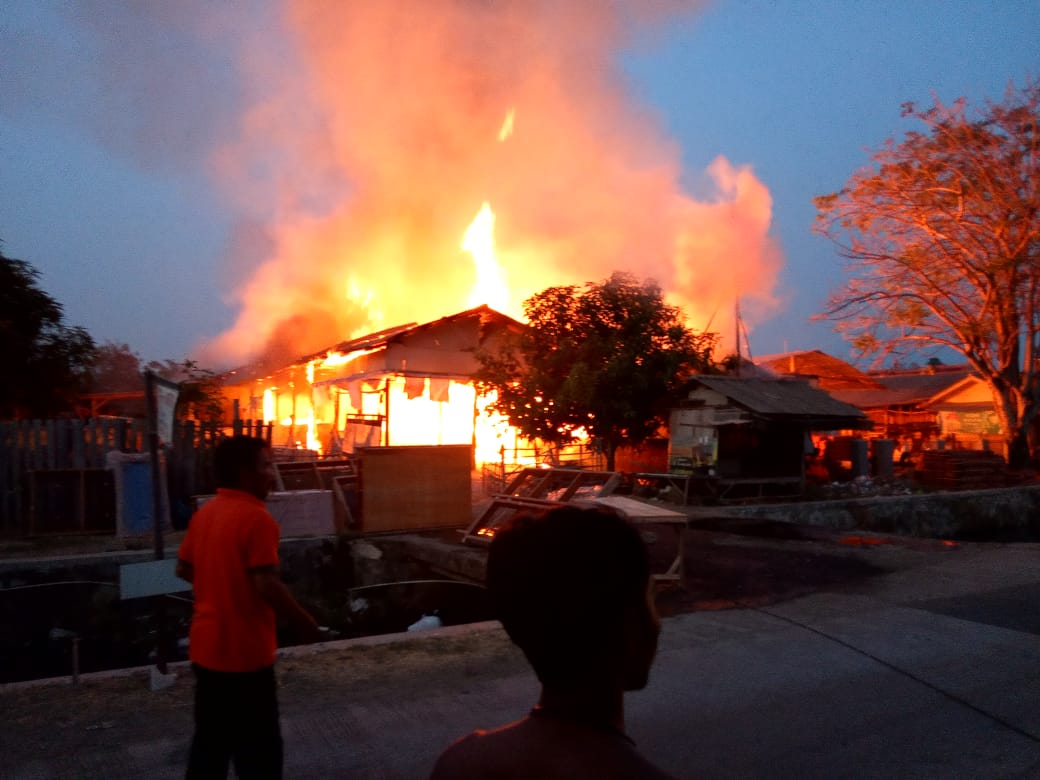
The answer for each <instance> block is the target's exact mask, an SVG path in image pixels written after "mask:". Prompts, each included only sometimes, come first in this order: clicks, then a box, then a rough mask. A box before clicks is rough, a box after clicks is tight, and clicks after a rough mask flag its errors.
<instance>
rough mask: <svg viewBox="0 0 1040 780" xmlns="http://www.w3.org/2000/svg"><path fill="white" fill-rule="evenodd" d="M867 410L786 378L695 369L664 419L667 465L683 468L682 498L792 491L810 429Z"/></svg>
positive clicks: (850, 426)
mask: <svg viewBox="0 0 1040 780" xmlns="http://www.w3.org/2000/svg"><path fill="white" fill-rule="evenodd" d="M870 425H871V423H870V421H869V419H868V418H867V416H866V415H865V414H864V413H863V412H861V411H860V410H859V409H857V408H856V407H854V406H851V405H849V404H847V403H843V402H842V401H838V400H837V399H835V398H833V397H832V396H831V395H829V394H828V393H827V392H825V391H823V390H821V389H819V388H816V387H813V386H811V385H810V384H809V383H807V382H805V381H800V380H793V379H762V378H750V379H745V378H739V377H728V376H697V377H695V378H694V379H692V380H691V381H690V384H689V387H688V391H687V395H686V398H685V399H684V400H683V402H682V403H681V404H680V406H679V407H678V408H676V409H674V410H673V411H672V413H671V419H670V426H669V428H670V433H671V442H670V446H669V458H668V462H669V471H670V472H672V473H676V474H685V475H688V480H689V487H688V490H687V497H688V498H691V499H692V498H701V499H716V500H720V501H753V500H758V499H776V498H795V497H798V496H800V495H802V493H803V491H804V486H805V463H806V457H807V456H809V455H811V454H812V451H813V445H812V440H811V436H810V434H811V433H812V432H814V431H845V430H857V429H866V428H869V427H870Z"/></svg>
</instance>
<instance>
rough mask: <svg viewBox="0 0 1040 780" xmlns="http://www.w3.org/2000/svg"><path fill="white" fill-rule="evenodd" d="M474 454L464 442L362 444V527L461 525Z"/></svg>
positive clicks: (465, 522)
mask: <svg viewBox="0 0 1040 780" xmlns="http://www.w3.org/2000/svg"><path fill="white" fill-rule="evenodd" d="M472 459H473V453H472V447H471V446H470V445H468V444H446V445H440V446H416V447H368V448H363V449H360V450H359V452H358V464H359V472H360V475H361V476H360V482H361V530H362V531H363V532H365V533H378V532H383V531H403V530H412V529H420V528H465V527H466V526H468V525H469V523H470V522H471V516H470V515H471V501H472V489H471V469H472Z"/></svg>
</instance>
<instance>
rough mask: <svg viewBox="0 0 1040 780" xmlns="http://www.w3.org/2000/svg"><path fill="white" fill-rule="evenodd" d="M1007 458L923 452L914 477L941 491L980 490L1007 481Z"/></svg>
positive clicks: (977, 452) (979, 453) (984, 453)
mask: <svg viewBox="0 0 1040 780" xmlns="http://www.w3.org/2000/svg"><path fill="white" fill-rule="evenodd" d="M1006 471H1007V466H1006V464H1005V463H1004V459H1003V458H1002V457H1001V456H1000V455H997V454H996V453H993V452H989V451H988V450H929V451H926V452H924V453H923V457H922V458H921V466H920V469H919V470H918V471H917V472H916V474H915V478H916V480H917V482H918V483H920V484H921V485H923V486H925V487H930V488H938V489H941V490H981V489H984V488H992V487H1000V486H1002V485H1003V484H1004V482H1005V474H1006Z"/></svg>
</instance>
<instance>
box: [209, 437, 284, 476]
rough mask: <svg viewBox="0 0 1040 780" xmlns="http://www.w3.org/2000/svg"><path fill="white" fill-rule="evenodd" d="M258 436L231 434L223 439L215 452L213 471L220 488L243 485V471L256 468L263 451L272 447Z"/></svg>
mask: <svg viewBox="0 0 1040 780" xmlns="http://www.w3.org/2000/svg"><path fill="white" fill-rule="evenodd" d="M270 446H271V445H269V444H268V443H267V441H266V440H265V439H261V438H258V437H256V436H231V437H229V438H227V439H224V440H223V441H221V442H220V443H219V444H218V445H217V447H216V449H215V450H214V452H213V471H214V475H215V476H216V480H217V487H218V488H238V487H241V486H242V472H243V471H249V470H251V469H255V468H256V462H257V458H258V457H259V456H260V453H261V451H263V450H266V449H267V448H268V447H270Z"/></svg>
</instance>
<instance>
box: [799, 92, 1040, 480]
mask: <svg viewBox="0 0 1040 780" xmlns="http://www.w3.org/2000/svg"><path fill="white" fill-rule="evenodd" d="M903 115H904V116H908V117H911V118H913V119H915V120H918V121H919V122H921V123H922V124H923V125H924V126H925V128H926V131H925V132H909V133H907V134H906V135H905V137H904V138H903V139H902V141H900V142H896V141H895V140H892V139H889V140H888V141H887V142H886V143H885V144H884V145H883V146H882V147H881V148H880V149H878V150H877V151H875V152H874V153H873V156H872V158H871V162H872V165H870V166H869V167H867V168H865V169H863V170H861V171H859V172H857V173H855V174H853V176H852V177H851V178H850V179H849V180H848V181H847V182H846V184H845V186H844V187H843V188H842V189H841V190H840V191H839V192H836V193H833V194H830V195H824V196H822V197H819V198H816V200H815V203H816V207H817V209H818V211H819V214H818V216H817V222H816V230H817V232H818V233H820V234H822V235H825V236H827V237H829V238H831V239H832V240H833V241H834V242H836V244H837V245H838V246H839V248H840V251H841V252H842V254H843V255H844V257H845V258H846V259H847V261H848V262H847V268H848V272H849V278H848V282H847V284H846V285H845V287H844V288H843V289H842V290H840V291H838V292H837V293H835V294H834V295H833V296H832V297H831V299H830V301H829V302H828V305H827V308H826V310H825V311H824V312H823V313H822V315H821V316H823V317H826V318H830V319H832V320H834V321H835V322H836V323H837V325H838V327H839V329H842V330H844V331H845V332H846V334H847V336H848V337H849V338H850V339H851V341H852V343H853V344H854V345H855V346H856V347H857V348H858V349H859V350H860V351H861V352H862V353H863V354H880V355H882V356H884V355H885V354H906V353H908V352H911V351H918V350H920V349H922V348H925V349H927V348H936V347H949V348H951V349H954V350H957V351H958V352H960V353H961V354H963V355H964V357H965V358H966V359H967V361H968V363H969V364H970V365H971V366H972V367H973V368H974V369H975V370H976V371H977V372H978V373H979V375H980V376H981V377H982V379H983V380H985V382H986V383H987V384H988V385H989V388H990V390H991V391H992V394H993V401H994V407H995V410H996V413H997V415H998V417H999V419H1000V422H1001V425H1002V427H1003V430H1004V432H1005V434H1006V436H1007V443H1008V452H1009V460H1010V463H1011V465H1012V466H1015V467H1019V466H1022V465H1025V464H1026V462H1027V461H1028V459H1029V453H1030V449H1031V447H1030V444H1032V445H1034V446H1035V444H1036V442H1035V441H1032V442H1031V441H1030V438H1031V437H1032V435H1033V434H1032V431H1033V430H1034V426H1033V421H1034V419H1035V418H1036V415H1037V411H1038V408H1040V406H1038V402H1040V374H1038V371H1040V132H1038V124H1040V84H1037V83H1027V85H1026V86H1025V87H1024V88H1023V89H1020V90H1016V89H1015V88H1014V87H1012V86H1009V87H1008V90H1007V92H1006V94H1005V96H1004V99H1003V101H1001V102H1000V103H993V102H989V101H987V102H986V103H985V104H984V105H983V106H982V107H981V108H979V109H976V110H970V109H969V106H968V104H967V102H966V101H965V100H964V99H961V100H958V101H956V102H955V103H953V104H952V105H944V104H942V103H940V102H938V101H936V102H935V105H934V106H933V107H931V108H927V109H919V108H918V107H917V106H915V105H914V104H912V103H908V104H906V105H904V106H903Z"/></svg>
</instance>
